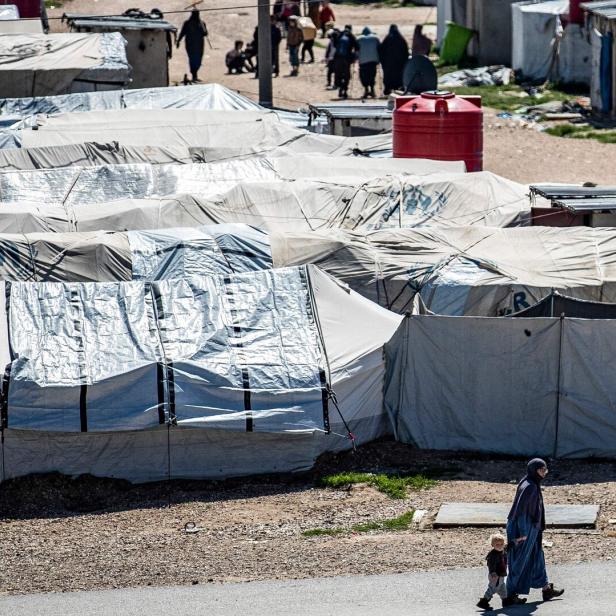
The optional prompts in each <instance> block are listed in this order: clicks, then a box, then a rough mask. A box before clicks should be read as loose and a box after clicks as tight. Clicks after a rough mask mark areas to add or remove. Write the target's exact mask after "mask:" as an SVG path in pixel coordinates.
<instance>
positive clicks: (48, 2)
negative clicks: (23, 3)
mask: <svg viewBox="0 0 616 616" xmlns="http://www.w3.org/2000/svg"><path fill="white" fill-rule="evenodd" d="M62 4H63V2H62V1H61V0H45V8H46V9H59V8H60V7H61V6H62Z"/></svg>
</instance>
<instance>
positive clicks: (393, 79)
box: [325, 24, 429, 98]
mask: <svg viewBox="0 0 616 616" xmlns="http://www.w3.org/2000/svg"><path fill="white" fill-rule="evenodd" d="M418 28H419V34H420V35H421V26H418ZM416 34H417V30H416ZM421 36H423V35H421ZM328 37H329V44H328V46H327V51H326V52H325V61H326V62H327V67H328V70H327V87H328V88H334V89H336V88H337V89H338V96H339V97H340V98H348V88H349V82H350V78H351V67H352V66H353V63H354V62H355V61H357V63H358V65H359V80H360V81H361V85H362V86H363V87H364V95H363V96H364V98H367V97H372V98H374V97H375V96H376V93H375V86H376V73H377V67H378V66H379V64H380V65H381V68H382V70H383V94H385V96H387V95H389V94H390V93H391V92H392V91H393V90H397V89H400V88H402V86H403V83H402V81H403V73H404V67H405V66H406V63H407V61H408V58H409V46H408V44H407V42H406V40H405V38H404V37H403V36H402V34H400V30H399V29H398V26H396V25H395V24H392V25H391V26H390V27H389V32H388V34H387V36H385V38H384V39H383V40H382V41H380V40H379V38H378V36H377V35H376V34H374V32H372V30H371V29H370V28H369V27H368V26H366V27H365V28H364V29H363V30H362V33H361V35H359V36H358V37H357V38H356V37H355V36H354V35H353V31H352V27H351V26H350V25H347V26H345V27H344V30H342V31H340V30H338V29H337V28H333V29H331V30H329V32H328ZM415 38H416V37H415ZM415 38H414V41H415ZM424 38H427V37H424ZM427 40H429V39H427ZM424 47H425V46H424ZM424 53H425V54H427V53H429V48H428V49H427V50H424ZM332 76H333V77H334V83H333V85H332V81H331V79H332Z"/></svg>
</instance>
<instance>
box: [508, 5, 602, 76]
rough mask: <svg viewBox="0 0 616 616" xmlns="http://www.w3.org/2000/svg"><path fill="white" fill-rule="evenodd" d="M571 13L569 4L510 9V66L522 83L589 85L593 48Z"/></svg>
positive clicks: (518, 6)
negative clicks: (527, 81) (547, 80)
mask: <svg viewBox="0 0 616 616" xmlns="http://www.w3.org/2000/svg"><path fill="white" fill-rule="evenodd" d="M568 13H569V0H548V2H517V3H515V4H512V5H511V19H512V49H511V52H512V59H511V66H512V68H513V69H514V70H516V71H520V73H521V74H522V78H523V79H530V80H533V81H545V80H546V79H549V80H551V81H553V82H564V83H578V84H580V83H584V84H587V85H588V84H590V79H591V60H592V58H591V55H592V50H591V44H590V42H589V39H588V36H587V35H586V33H585V31H584V29H583V28H582V27H581V26H580V25H578V24H567V23H566V18H567V15H568Z"/></svg>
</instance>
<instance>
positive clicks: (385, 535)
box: [0, 442, 616, 594]
mask: <svg viewBox="0 0 616 616" xmlns="http://www.w3.org/2000/svg"><path fill="white" fill-rule="evenodd" d="M524 466H525V464H524V461H521V460H498V461H488V460H486V459H472V458H467V457H460V456H457V455H455V454H452V455H447V454H442V453H430V452H417V451H415V450H412V449H411V448H409V447H406V446H404V445H400V444H397V443H393V442H384V443H380V444H373V445H369V446H366V447H364V448H362V449H361V450H360V451H359V452H358V453H357V454H355V455H353V454H345V455H343V456H341V457H339V458H331V459H329V460H324V461H323V462H322V463H321V464H320V466H319V468H317V469H316V471H315V475H314V476H312V477H289V478H280V477H277V478H269V479H256V480H246V481H241V480H236V481H232V482H227V483H204V482H174V483H173V484H172V487H171V489H170V491H169V490H168V486H167V485H165V484H158V485H146V486H130V485H129V484H124V483H119V482H118V483H115V482H112V481H105V480H95V479H93V478H89V479H88V478H86V479H82V480H76V481H71V480H66V479H63V478H59V477H55V478H54V477H51V478H49V477H48V478H30V479H24V480H18V481H14V482H8V483H7V484H3V485H2V487H1V488H0V503H2V504H1V505H0V518H1V519H0V533H1V536H2V538H3V540H2V542H0V562H2V563H3V566H2V568H1V569H0V589H2V592H4V593H7V594H15V593H31V592H45V591H75V590H89V589H105V588H118V587H130V586H147V585H155V586H156V585H162V584H164V585H168V584H178V585H188V584H191V583H204V582H208V581H216V582H223V581H225V582H229V581H248V580H263V579H289V578H307V577H315V576H334V575H347V574H348V575H357V574H376V573H399V572H408V571H417V570H424V569H449V568H459V567H474V566H481V564H482V563H483V558H484V556H485V553H486V549H487V538H488V536H489V534H490V531H489V530H467V529H465V530H432V529H431V525H430V521H431V519H432V518H433V517H434V515H435V514H436V511H437V509H438V507H439V506H440V505H441V504H442V503H443V502H447V501H480V502H509V501H510V500H511V498H512V496H513V493H514V489H515V482H516V480H517V479H518V478H519V476H520V474H521V473H522V470H523V469H524ZM344 469H357V470H365V471H372V472H374V471H390V472H391V471H400V472H412V473H415V472H428V473H431V474H436V475H440V476H441V477H442V478H441V479H440V480H439V483H438V485H437V486H436V487H434V488H431V489H429V490H425V491H421V492H411V493H410V494H409V497H408V498H407V499H406V500H392V499H390V498H389V497H387V496H385V495H384V494H382V493H380V492H378V491H376V490H375V489H374V488H372V487H369V486H366V485H359V486H354V487H352V488H350V489H343V490H332V489H322V488H318V487H315V483H314V478H316V477H318V476H321V475H322V474H327V473H330V472H332V471H333V470H336V471H339V470H344ZM168 498H170V500H171V506H170V507H169V506H167V500H168ZM545 500H546V502H547V503H581V504H583V503H596V504H599V505H600V506H601V513H600V521H599V532H598V533H597V534H587V533H574V534H561V533H556V532H547V533H546V539H548V540H549V541H551V542H553V546H552V547H550V548H546V557H547V559H548V562H549V563H575V562H581V561H586V560H607V559H611V558H612V556H613V554H614V549H615V548H616V532H615V530H613V529H616V525H614V524H610V523H609V521H610V520H612V519H614V518H616V467H615V466H614V464H607V463H590V462H573V461H567V462H564V461H561V462H557V463H554V464H553V465H552V471H551V473H550V476H549V481H548V485H547V486H546V489H545ZM411 508H417V509H427V510H428V511H429V516H428V518H427V525H426V526H425V528H424V529H412V530H408V531H403V532H369V533H361V534H355V533H351V532H349V533H346V534H342V535H338V536H333V537H329V536H322V537H313V538H307V537H304V536H302V534H301V533H302V531H303V530H307V529H311V528H331V527H336V528H337V527H344V528H349V527H350V526H352V525H354V524H357V523H361V522H367V521H373V520H382V519H385V518H392V517H396V516H398V515H400V514H401V513H404V512H405V511H408V510H409V509H411ZM88 510H89V511H88ZM191 521H192V522H195V523H196V525H197V526H199V527H202V528H203V530H202V531H201V532H198V533H195V534H186V533H185V532H184V530H183V529H184V525H185V523H186V522H191Z"/></svg>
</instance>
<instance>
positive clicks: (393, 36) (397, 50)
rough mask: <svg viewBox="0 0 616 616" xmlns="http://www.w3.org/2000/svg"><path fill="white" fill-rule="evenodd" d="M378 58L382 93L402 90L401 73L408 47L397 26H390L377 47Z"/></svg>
mask: <svg viewBox="0 0 616 616" xmlns="http://www.w3.org/2000/svg"><path fill="white" fill-rule="evenodd" d="M379 57H380V59H381V66H382V67H383V93H384V94H385V96H387V95H388V94H390V93H391V92H392V90H398V89H401V88H402V73H403V72H404V67H405V65H406V62H407V60H408V59H409V46H408V45H407V43H406V41H405V40H404V37H403V36H402V35H401V34H400V31H399V30H398V26H396V25H395V24H392V25H391V26H390V27H389V33H388V34H387V36H386V37H385V38H384V39H383V41H382V42H381V44H380V45H379Z"/></svg>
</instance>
